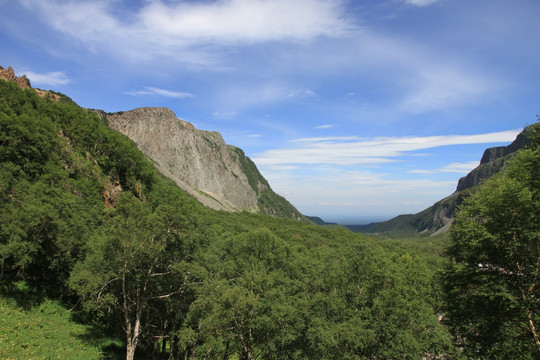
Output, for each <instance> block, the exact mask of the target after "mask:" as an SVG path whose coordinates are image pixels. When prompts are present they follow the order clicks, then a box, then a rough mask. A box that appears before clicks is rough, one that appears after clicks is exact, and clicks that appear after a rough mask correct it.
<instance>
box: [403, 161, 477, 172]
mask: <svg viewBox="0 0 540 360" xmlns="http://www.w3.org/2000/svg"><path fill="white" fill-rule="evenodd" d="M479 164H480V162H478V161H468V162H464V163H451V164H448V165H446V166H444V167H442V168H439V169H435V170H410V171H409V172H410V173H412V174H436V173H458V174H466V173H468V172H469V171H471V170H472V169H474V168H475V167H477V166H478V165H479Z"/></svg>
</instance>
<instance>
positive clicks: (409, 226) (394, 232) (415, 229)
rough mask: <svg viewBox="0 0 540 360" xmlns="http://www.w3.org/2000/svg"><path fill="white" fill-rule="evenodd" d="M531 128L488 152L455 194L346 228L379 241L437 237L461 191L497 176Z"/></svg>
mask: <svg viewBox="0 0 540 360" xmlns="http://www.w3.org/2000/svg"><path fill="white" fill-rule="evenodd" d="M533 126H538V125H537V124H535V125H530V126H528V127H526V128H525V129H524V130H523V131H522V132H521V133H520V134H519V135H518V136H517V137H516V140H514V141H513V142H512V143H511V144H510V145H507V146H497V147H492V148H488V149H486V150H485V151H484V155H483V156H482V159H481V160H480V165H478V166H477V167H476V168H475V169H473V170H472V171H471V172H470V173H468V174H467V176H464V177H462V178H461V179H459V181H458V185H457V188H456V191H455V192H454V193H453V194H451V195H450V196H448V197H446V198H444V199H442V200H440V201H438V202H436V203H435V204H433V205H432V206H430V207H429V208H427V209H425V210H423V211H421V212H419V213H417V214H407V215H399V216H397V217H395V218H393V219H390V220H388V221H384V222H379V223H372V224H368V225H348V226H347V228H349V229H350V230H352V231H355V232H361V233H365V234H373V235H377V236H379V237H383V238H384V237H388V238H397V237H408V236H414V235H417V234H426V235H437V234H441V233H444V232H446V231H448V230H449V229H450V226H451V224H452V221H453V220H454V215H455V212H456V210H457V208H458V206H459V205H460V204H461V203H462V202H463V198H464V192H465V190H469V189H473V188H474V187H476V186H478V185H480V184H481V183H482V182H483V181H485V180H486V179H488V178H489V177H491V176H493V175H494V174H496V173H497V172H499V171H500V170H501V169H502V168H503V166H504V163H505V162H506V161H507V160H508V159H510V158H512V157H513V156H514V155H515V154H516V152H517V151H519V150H521V149H523V148H525V147H526V146H527V145H529V144H530V141H529V139H528V138H527V133H528V132H529V130H530V128H531V127H533Z"/></svg>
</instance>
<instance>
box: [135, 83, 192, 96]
mask: <svg viewBox="0 0 540 360" xmlns="http://www.w3.org/2000/svg"><path fill="white" fill-rule="evenodd" d="M145 89H146V90H138V91H129V92H126V93H125V94H126V95H131V96H163V97H168V98H175V99H185V98H192V97H194V96H193V94H190V93H187V92H178V91H170V90H165V89H159V88H155V87H151V86H147V87H145Z"/></svg>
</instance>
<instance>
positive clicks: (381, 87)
mask: <svg viewBox="0 0 540 360" xmlns="http://www.w3.org/2000/svg"><path fill="white" fill-rule="evenodd" d="M539 16H540V1H538V0H512V1H508V0H380V1H374V0H366V1H362V0H358V1H352V0H350V1H347V0H219V1H218V0H199V1H185V0H130V1H128V0H109V1H104V0H95V1H93V0H39V1H35V0H0V66H3V67H8V66H13V68H14V69H15V72H16V74H17V75H19V76H20V75H23V74H26V75H27V76H28V77H29V79H30V80H31V83H32V85H33V86H34V87H38V88H41V89H52V90H55V91H59V92H62V93H64V94H67V95H68V96H70V97H71V98H72V99H73V100H74V101H75V102H77V103H78V104H79V105H81V106H83V107H86V108H98V109H103V110H105V111H107V112H115V111H126V110H130V109H134V108H137V107H143V106H164V107H168V108H170V109H172V110H173V111H174V112H175V114H176V115H177V117H178V118H180V119H183V120H185V121H188V122H190V123H192V124H194V125H195V127H197V128H198V129H201V130H210V131H218V132H220V133H221V134H222V136H223V138H224V139H225V141H226V142H227V143H228V144H231V145H235V146H237V147H240V148H241V149H243V150H244V151H245V153H246V154H247V155H248V156H249V157H250V158H251V159H252V160H253V161H254V162H255V163H256V165H257V167H258V168H259V170H260V171H261V173H262V174H263V176H264V177H265V178H266V179H267V180H268V181H269V183H270V185H271V187H272V188H273V190H274V191H275V192H277V193H278V194H280V195H282V196H285V197H286V198H287V199H288V200H289V201H290V202H291V203H292V204H293V205H294V206H296V207H297V208H298V210H300V211H301V212H302V213H304V214H306V215H311V216H319V217H321V218H323V219H324V220H326V221H332V222H338V223H340V224H363V223H368V222H371V221H382V220H386V219H389V218H391V217H394V216H397V215H399V214H409V213H417V212H419V211H421V210H423V209H425V208H427V207H429V206H431V205H432V204H433V203H435V202H436V201H438V200H440V199H442V198H444V197H446V196H448V195H450V194H451V193H452V192H453V191H454V190H455V188H456V185H457V181H458V179H459V178H460V177H462V176H465V175H466V174H467V173H468V172H469V171H470V170H472V169H473V168H474V167H476V166H477V165H478V164H479V160H480V158H481V156H482V153H483V151H484V150H485V149H486V148H488V147H492V146H501V145H507V144H509V143H510V142H512V141H513V140H514V139H515V137H516V135H517V134H518V133H519V132H520V131H521V130H522V129H523V128H524V127H525V126H527V125H529V124H532V123H535V122H536V121H537V115H538V114H539V113H540V21H538V18H539Z"/></svg>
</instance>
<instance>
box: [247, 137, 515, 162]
mask: <svg viewBox="0 0 540 360" xmlns="http://www.w3.org/2000/svg"><path fill="white" fill-rule="evenodd" d="M519 132H520V130H509V131H501V132H494V133H487V134H477V135H441V136H425V137H401V138H398V137H380V138H360V137H355V136H348V137H314V138H302V139H297V140H295V143H296V144H297V146H296V147H291V148H284V149H271V150H267V151H264V152H262V153H259V154H255V155H254V156H253V160H254V161H255V162H256V163H257V164H260V165H283V164H330V165H342V166H349V165H355V164H382V163H388V162H394V161H397V158H398V157H400V156H404V155H406V154H407V153H408V152H413V151H418V150H424V149H430V148H436V147H441V146H450V145H464V144H484V143H495V142H509V141H512V140H513V139H515V137H516V136H517V134H518V133H519Z"/></svg>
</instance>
